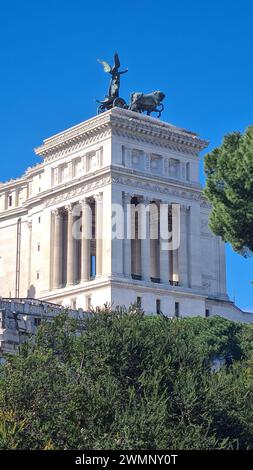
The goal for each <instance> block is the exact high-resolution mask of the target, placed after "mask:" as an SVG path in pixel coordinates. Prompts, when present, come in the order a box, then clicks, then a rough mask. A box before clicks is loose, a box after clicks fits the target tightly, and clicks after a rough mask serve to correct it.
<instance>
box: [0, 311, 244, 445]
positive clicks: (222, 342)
mask: <svg viewBox="0 0 253 470" xmlns="http://www.w3.org/2000/svg"><path fill="white" fill-rule="evenodd" d="M217 357H224V358H228V357H229V358H230V359H231V358H232V359H233V361H232V364H231V365H229V366H224V367H222V368H221V369H220V370H219V371H218V372H216V373H213V372H212V370H211V362H212V360H213V359H214V358H217ZM230 362H231V361H230ZM252 393H253V329H252V327H251V326H243V325H240V324H235V323H233V322H229V321H227V320H225V319H222V318H218V317H212V318H209V319H203V318H198V317H197V318H189V319H180V320H168V319H166V318H164V317H163V316H155V317H147V316H144V315H143V314H142V312H138V311H137V310H134V309H132V310H131V311H130V312H125V311H123V310H122V311H121V312H120V311H117V312H110V311H106V312H104V313H102V312H100V313H97V314H96V313H95V314H93V315H91V316H90V317H89V318H85V319H83V320H74V319H70V318H69V317H68V315H67V314H61V315H59V316H58V317H57V318H55V320H54V321H53V322H52V323H46V322H45V323H42V325H41V326H40V328H39V330H38V333H37V335H36V338H35V341H33V343H31V344H30V345H27V344H26V345H25V346H24V347H23V348H21V351H20V353H19V354H18V355H16V356H12V357H9V358H8V360H7V362H6V364H5V365H4V366H2V368H1V379H0V408H1V410H2V411H1V415H0V447H1V448H10V449H16V448H17V449H91V448H92V449H173V448H174V449H230V448H232V449H236V448H240V449H246V448H251V449H252V448H253V444H252V443H253V424H252V423H253V405H252V403H253V400H252Z"/></svg>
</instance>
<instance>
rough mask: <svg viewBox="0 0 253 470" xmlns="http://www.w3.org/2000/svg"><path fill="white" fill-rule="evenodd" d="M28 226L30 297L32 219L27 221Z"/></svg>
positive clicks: (28, 289) (28, 294)
mask: <svg viewBox="0 0 253 470" xmlns="http://www.w3.org/2000/svg"><path fill="white" fill-rule="evenodd" d="M27 227H28V230H29V252H28V286H27V296H28V297H30V287H31V272H32V220H31V219H30V220H28V221H27Z"/></svg>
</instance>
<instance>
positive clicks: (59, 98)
mask: <svg viewBox="0 0 253 470" xmlns="http://www.w3.org/2000/svg"><path fill="white" fill-rule="evenodd" d="M252 16H253V6H252V2H251V1H250V0H241V1H240V2H235V1H228V0H220V1H218V0H213V1H203V0H202V1H198V0H191V1H190V0H181V1H178V2H175V0H173V1H172V0H156V1H154V0H152V1H151V0H138V1H133V0H128V1H124V0H121V1H115V0H111V1H110V2H106V1H101V0H97V1H95V2H88V1H85V0H71V1H70V0H43V1H42V0H37V1H31V0H25V1H18V0H14V1H12V0H9V1H8V2H7V1H5V2H1V13H0V63H1V74H0V103H1V115H0V135H1V150H0V152H1V166H0V180H1V181H3V180H7V179H9V178H11V177H16V176H19V175H20V174H21V173H22V172H23V171H24V170H25V169H26V168H27V166H29V165H32V164H34V163H36V162H37V158H36V157H35V155H34V154H33V148H34V147H36V146H37V145H39V144H40V143H41V141H42V139H43V138H46V137H48V136H50V135H52V134H54V133H55V132H58V131H61V130H63V129H66V128H68V127H69V126H72V125H74V124H77V123H79V122H81V121H83V120H85V119H87V118H89V117H91V116H93V115H94V114H95V113H96V105H95V100H96V99H101V98H102V97H103V95H104V94H105V93H106V89H107V77H106V76H105V75H104V74H103V72H102V69H101V66H100V65H99V64H98V63H97V62H96V59H97V58H102V59H108V60H111V58H112V55H113V52H114V50H115V49H116V50H118V52H119V53H120V57H121V61H122V65H123V66H127V67H129V72H128V74H127V75H125V76H123V78H122V89H121V91H122V95H123V96H124V97H125V98H126V99H127V98H128V96H129V94H130V92H131V91H144V92H149V91H152V90H155V89H161V90H163V91H164V92H165V93H166V101H165V112H164V114H163V119H164V120H166V121H169V122H171V123H173V124H175V125H178V126H181V127H185V128H188V129H190V130H192V131H196V132H198V133H199V134H200V135H201V137H203V138H205V139H208V140H210V147H209V149H212V148H213V147H214V146H217V145H219V144H220V142H221V140H222V137H223V135H224V134H225V133H227V132H231V131H233V130H240V131H243V130H244V129H245V128H246V127H247V126H248V125H250V124H253V123H252V109H253V86H252V76H253V60H252V43H253V28H252ZM227 251H228V257H227V267H228V269H227V271H228V287H229V293H230V295H231V297H234V295H235V296H236V301H237V304H238V305H239V306H240V307H242V308H244V309H251V310H252V311H253V295H252V293H253V286H252V285H251V284H250V281H251V280H252V279H253V260H252V259H251V260H244V259H242V258H241V257H239V256H238V255H235V254H233V253H232V251H231V249H230V248H229V247H228V249H227Z"/></svg>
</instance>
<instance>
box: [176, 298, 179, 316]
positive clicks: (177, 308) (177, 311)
mask: <svg viewBox="0 0 253 470" xmlns="http://www.w3.org/2000/svg"><path fill="white" fill-rule="evenodd" d="M175 317H176V318H178V317H179V302H175Z"/></svg>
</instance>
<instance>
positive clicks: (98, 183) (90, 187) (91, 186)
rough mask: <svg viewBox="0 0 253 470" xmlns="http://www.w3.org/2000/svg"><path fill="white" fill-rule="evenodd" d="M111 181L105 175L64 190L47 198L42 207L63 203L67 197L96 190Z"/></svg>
mask: <svg viewBox="0 0 253 470" xmlns="http://www.w3.org/2000/svg"><path fill="white" fill-rule="evenodd" d="M111 182H112V179H111V176H106V177H105V178H101V179H96V180H95V181H92V182H90V183H86V184H82V186H79V187H78V188H75V189H72V190H70V191H66V192H64V193H62V194H58V195H57V196H55V197H52V198H50V199H47V200H46V201H45V203H44V207H50V206H53V205H55V204H59V203H63V202H65V201H68V200H69V199H71V198H73V197H76V196H82V197H83V196H84V194H85V193H87V192H90V191H94V192H95V191H96V189H98V188H101V187H103V186H106V185H108V184H110V183H111Z"/></svg>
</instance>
